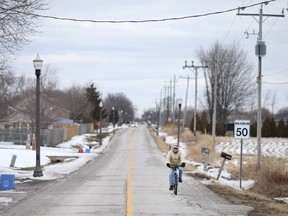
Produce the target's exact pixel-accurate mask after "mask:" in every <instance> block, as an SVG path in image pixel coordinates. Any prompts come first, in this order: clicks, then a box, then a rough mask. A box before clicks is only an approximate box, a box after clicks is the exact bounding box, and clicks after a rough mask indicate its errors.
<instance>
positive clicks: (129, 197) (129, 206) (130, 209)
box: [126, 135, 134, 216]
mask: <svg viewBox="0 0 288 216" xmlns="http://www.w3.org/2000/svg"><path fill="white" fill-rule="evenodd" d="M133 151H134V135H133V136H132V144H131V150H130V159H129V165H128V174H127V203H126V209H127V210H126V211H127V212H126V215H127V216H133V205H132V188H131V169H132V162H133Z"/></svg>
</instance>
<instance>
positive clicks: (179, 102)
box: [177, 99, 182, 146]
mask: <svg viewBox="0 0 288 216" xmlns="http://www.w3.org/2000/svg"><path fill="white" fill-rule="evenodd" d="M181 104H182V99H178V108H179V114H178V138H177V145H178V146H179V140H180V117H181Z"/></svg>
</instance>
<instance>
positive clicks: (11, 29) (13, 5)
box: [0, 0, 45, 61]
mask: <svg viewBox="0 0 288 216" xmlns="http://www.w3.org/2000/svg"><path fill="white" fill-rule="evenodd" d="M44 9H45V4H44V1H43V0H18V1H11V0H0V56H1V60H2V61H3V60H4V59H3V57H4V56H5V54H14V53H15V51H16V50H18V49H19V48H20V47H21V46H22V45H23V44H25V43H27V42H28V41H29V40H28V36H29V35H30V34H33V33H35V28H36V25H35V19H37V16H36V15H35V13H36V12H37V11H40V10H44Z"/></svg>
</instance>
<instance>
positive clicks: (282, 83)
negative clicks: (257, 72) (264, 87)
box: [263, 81, 288, 85]
mask: <svg viewBox="0 0 288 216" xmlns="http://www.w3.org/2000/svg"><path fill="white" fill-rule="evenodd" d="M263 83H265V84H271V85H285V84H288V82H281V83H271V82H264V81H263Z"/></svg>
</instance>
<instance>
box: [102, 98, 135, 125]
mask: <svg viewBox="0 0 288 216" xmlns="http://www.w3.org/2000/svg"><path fill="white" fill-rule="evenodd" d="M112 107H114V108H115V110H116V111H117V113H118V114H119V116H120V118H122V120H123V121H124V122H125V121H132V120H133V119H134V117H135V111H136V109H135V108H134V106H133V104H132V101H131V100H130V99H129V98H128V97H127V96H126V95H125V94H123V93H115V94H108V95H107V96H106V97H105V99H104V108H105V109H106V110H107V111H111V110H112ZM121 115H122V116H121Z"/></svg>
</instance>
